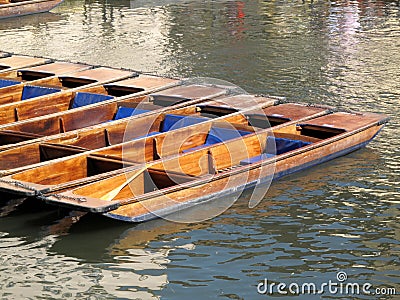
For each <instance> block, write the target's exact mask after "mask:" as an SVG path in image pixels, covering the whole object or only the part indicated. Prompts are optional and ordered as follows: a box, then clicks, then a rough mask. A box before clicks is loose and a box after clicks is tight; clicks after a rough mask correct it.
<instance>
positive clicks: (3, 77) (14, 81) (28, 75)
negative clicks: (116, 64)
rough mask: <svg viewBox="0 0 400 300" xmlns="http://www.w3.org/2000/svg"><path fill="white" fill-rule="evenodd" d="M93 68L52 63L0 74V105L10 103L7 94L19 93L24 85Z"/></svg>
mask: <svg viewBox="0 0 400 300" xmlns="http://www.w3.org/2000/svg"><path fill="white" fill-rule="evenodd" d="M90 68H93V67H92V66H89V65H84V64H75V63H68V62H53V63H48V64H44V65H39V66H36V67H31V68H25V69H18V70H14V71H8V72H3V73H0V105H2V104H6V103H9V102H10V96H9V94H11V95H12V94H17V93H19V92H20V91H21V90H22V89H23V87H24V85H26V84H28V83H29V84H33V85H34V84H35V81H37V80H40V79H43V78H48V79H49V78H51V77H56V76H58V75H63V74H68V73H73V72H76V71H81V70H86V69H90Z"/></svg>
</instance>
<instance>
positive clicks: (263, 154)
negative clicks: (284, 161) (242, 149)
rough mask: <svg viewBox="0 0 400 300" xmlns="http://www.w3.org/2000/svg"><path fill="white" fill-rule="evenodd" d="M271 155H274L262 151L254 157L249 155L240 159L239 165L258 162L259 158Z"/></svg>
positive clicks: (262, 158)
mask: <svg viewBox="0 0 400 300" xmlns="http://www.w3.org/2000/svg"><path fill="white" fill-rule="evenodd" d="M271 157H274V155H273V154H269V153H262V154H260V155H257V156H254V157H249V158H246V159H243V160H241V161H240V165H241V166H245V165H251V164H254V163H256V162H259V161H260V160H264V159H267V158H271Z"/></svg>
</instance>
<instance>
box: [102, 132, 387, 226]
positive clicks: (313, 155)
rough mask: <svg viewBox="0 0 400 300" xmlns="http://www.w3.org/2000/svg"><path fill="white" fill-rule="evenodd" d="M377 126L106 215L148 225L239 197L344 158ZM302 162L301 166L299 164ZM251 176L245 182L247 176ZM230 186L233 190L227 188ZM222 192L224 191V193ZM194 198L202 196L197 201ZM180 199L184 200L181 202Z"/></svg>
mask: <svg viewBox="0 0 400 300" xmlns="http://www.w3.org/2000/svg"><path fill="white" fill-rule="evenodd" d="M383 126H384V125H382V124H377V125H375V126H371V127H369V128H366V129H365V130H362V131H360V132H357V133H352V134H349V135H348V136H346V137H343V138H338V139H337V140H336V141H334V142H330V143H326V144H324V143H323V144H321V145H318V146H316V147H315V148H314V149H310V150H304V151H297V153H292V154H288V155H284V156H282V157H281V158H280V159H279V160H277V161H276V162H275V168H271V167H266V166H268V165H270V166H272V165H273V160H269V161H264V162H263V163H261V164H259V165H258V166H252V167H249V168H250V169H249V168H243V170H242V171H241V172H237V173H236V174H233V175H232V174H230V175H228V176H224V174H219V175H216V176H215V178H214V179H213V180H211V181H209V182H207V183H205V184H204V183H203V184H199V185H197V186H195V187H192V188H189V189H185V190H180V191H177V192H174V193H172V194H171V195H162V196H160V197H156V198H154V199H149V200H144V201H146V203H145V204H144V205H143V204H142V202H137V203H133V204H128V205H126V206H121V207H120V208H118V209H117V210H115V211H111V212H108V213H105V214H104V215H105V216H107V217H109V218H112V219H117V220H120V221H124V222H134V223H138V222H145V221H149V220H152V219H156V218H159V217H163V216H167V215H169V214H172V213H175V212H178V211H181V210H183V209H187V208H190V207H193V206H195V205H198V204H201V203H205V202H208V201H213V200H217V199H220V198H221V197H225V196H229V195H233V194H237V193H239V194H240V192H241V191H242V190H245V189H249V188H252V187H254V186H256V185H262V184H265V183H269V182H271V180H277V179H279V178H281V177H283V176H286V175H289V174H293V173H295V172H299V171H302V170H305V169H307V168H310V167H313V166H316V165H319V164H321V163H324V162H327V161H330V160H332V159H335V158H337V157H340V156H344V155H346V154H349V153H351V152H353V151H356V150H358V149H361V148H363V147H365V146H366V145H367V144H368V143H369V142H370V141H371V140H372V139H373V138H374V137H375V136H376V135H377V134H378V133H379V132H380V130H381V129H382V128H383ZM299 162H301V163H299ZM244 175H245V176H247V180H246V182H243V176H244ZM227 185H229V186H230V188H223V187H224V186H227ZM221 188H222V189H221ZM193 195H198V196H196V197H193ZM177 199H180V200H179V201H178V200H177Z"/></svg>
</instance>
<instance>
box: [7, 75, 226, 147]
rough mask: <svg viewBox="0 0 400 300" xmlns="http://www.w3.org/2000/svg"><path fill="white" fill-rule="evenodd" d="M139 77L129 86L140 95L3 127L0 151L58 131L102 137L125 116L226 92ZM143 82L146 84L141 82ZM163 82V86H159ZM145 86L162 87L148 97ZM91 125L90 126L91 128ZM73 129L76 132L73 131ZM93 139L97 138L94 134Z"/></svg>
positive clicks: (120, 124) (121, 125)
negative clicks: (166, 97)
mask: <svg viewBox="0 0 400 300" xmlns="http://www.w3.org/2000/svg"><path fill="white" fill-rule="evenodd" d="M143 76H144V75H143ZM143 76H142V75H141V76H139V78H137V80H138V81H139V82H140V83H141V86H142V88H140V85H137V84H135V85H134V86H132V87H133V89H134V91H136V90H141V89H144V91H143V92H139V93H138V94H142V95H139V96H133V97H131V96H130V95H128V96H127V99H125V100H123V99H122V98H119V99H120V100H116V101H114V100H109V101H108V102H106V101H105V102H101V103H97V104H92V105H88V106H85V107H82V108H76V109H73V110H71V111H67V112H64V113H62V112H61V113H58V114H52V115H48V116H44V117H41V118H38V119H31V120H26V121H21V122H18V123H14V124H9V125H7V126H6V125H5V126H3V127H2V128H1V130H0V151H4V150H7V149H11V148H15V147H20V146H23V145H26V144H30V143H35V142H42V141H44V140H48V139H52V140H54V139H57V138H59V137H57V136H55V137H51V136H52V135H57V134H60V133H67V134H66V135H63V136H62V139H78V140H80V138H77V136H85V135H87V133H88V132H89V133H92V132H96V134H98V135H99V136H104V133H101V132H102V131H103V132H104V131H107V132H110V131H111V132H114V130H113V128H122V129H121V130H124V128H125V127H126V124H127V122H129V121H126V120H125V119H126V118H129V117H134V118H140V117H143V116H146V115H149V114H156V113H161V112H163V111H164V110H169V109H173V108H179V107H184V106H187V105H190V104H194V103H197V102H202V101H205V100H207V99H212V98H215V97H219V96H222V95H224V94H226V93H227V92H228V91H227V90H226V89H225V88H218V87H208V86H199V85H182V86H177V87H173V88H168V86H170V84H172V85H176V84H177V82H176V81H172V83H171V79H168V78H167V79H165V81H164V80H161V79H160V78H159V77H156V78H154V77H152V76H144V77H143ZM134 79H136V78H134ZM144 79H147V80H144ZM144 81H145V82H146V84H144V83H143V82H144ZM148 81H151V82H153V84H149V83H148ZM132 83H133V80H132V81H131V84H132ZM163 83H165V84H166V85H162V84H163ZM115 84H117V85H114V83H113V84H112V86H113V88H112V89H113V90H114V91H115V90H117V91H119V89H120V88H122V90H124V91H126V90H127V86H126V85H125V86H122V87H121V85H120V84H118V83H115ZM147 86H151V87H152V88H153V90H154V89H156V90H159V89H163V88H165V91H160V92H158V93H157V94H152V95H150V96H148V95H145V94H146V93H150V92H151V91H152V90H146V87H147ZM117 87H118V88H117ZM95 88H96V89H97V92H99V91H98V89H99V87H95ZM163 93H165V94H166V95H169V100H168V101H165V100H164V99H163V97H162V96H163ZM171 94H174V95H175V98H172V97H171ZM74 100H75V99H74ZM69 105H70V104H69V102H68V103H66V104H65V107H66V108H67V107H69ZM95 124H98V125H95ZM114 125H115V126H114ZM93 126H94V128H92V127H93ZM77 130H78V131H79V132H75V131H77ZM93 130H95V131H93ZM121 130H120V129H116V132H119V133H118V134H119V135H120V136H123V132H124V131H121ZM99 131H100V132H99ZM68 133H69V134H68ZM107 136H110V141H114V140H115V138H114V137H113V136H114V135H113V134H107ZM95 139H96V140H98V139H99V138H98V137H96V138H95Z"/></svg>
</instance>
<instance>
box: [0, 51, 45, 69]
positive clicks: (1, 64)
mask: <svg viewBox="0 0 400 300" xmlns="http://www.w3.org/2000/svg"><path fill="white" fill-rule="evenodd" d="M51 61H52V60H51V59H47V58H39V57H32V56H24V55H11V56H6V57H4V58H0V74H2V73H6V72H10V71H14V70H18V69H21V68H29V67H33V66H38V65H43V64H47V63H50V62H51Z"/></svg>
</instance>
